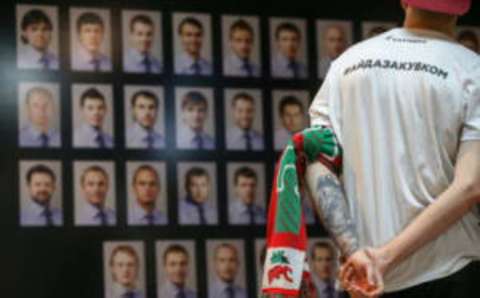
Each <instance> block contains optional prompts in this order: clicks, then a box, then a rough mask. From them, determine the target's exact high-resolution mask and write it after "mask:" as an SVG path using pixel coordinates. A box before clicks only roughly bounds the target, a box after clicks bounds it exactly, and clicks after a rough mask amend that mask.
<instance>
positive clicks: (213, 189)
mask: <svg viewBox="0 0 480 298" xmlns="http://www.w3.org/2000/svg"><path fill="white" fill-rule="evenodd" d="M193 167H200V168H203V169H205V170H206V171H207V173H208V176H210V197H209V200H208V202H209V203H210V204H212V207H213V208H215V210H218V209H217V201H218V194H217V165H216V164H215V163H214V162H179V163H178V164H177V181H178V182H177V188H178V202H180V200H183V199H185V196H186V195H187V192H186V191H185V175H186V174H187V171H188V170H190V169H191V168H193ZM217 220H218V211H217Z"/></svg>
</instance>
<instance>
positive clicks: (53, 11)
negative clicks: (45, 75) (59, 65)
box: [17, 4, 59, 59]
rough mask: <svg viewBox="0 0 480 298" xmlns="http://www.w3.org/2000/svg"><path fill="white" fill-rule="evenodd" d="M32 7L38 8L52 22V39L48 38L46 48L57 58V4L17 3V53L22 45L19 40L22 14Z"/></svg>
mask: <svg viewBox="0 0 480 298" xmlns="http://www.w3.org/2000/svg"><path fill="white" fill-rule="evenodd" d="M32 9H40V10H41V11H43V12H44V13H45V14H46V15H47V16H48V18H49V19H50V21H51V22H52V39H51V40H50V45H49V46H48V49H49V50H50V52H52V53H53V54H55V56H57V58H58V56H59V54H58V35H59V31H58V8H57V6H51V5H30V4H18V5H17V53H20V52H21V51H20V50H21V49H22V48H23V47H24V45H23V42H22V40H21V34H22V19H23V16H24V15H25V14H26V13H27V12H29V11H30V10H32ZM19 57H20V55H18V54H17V59H18V58H19Z"/></svg>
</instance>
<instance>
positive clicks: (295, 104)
mask: <svg viewBox="0 0 480 298" xmlns="http://www.w3.org/2000/svg"><path fill="white" fill-rule="evenodd" d="M278 115H279V116H280V117H279V118H280V122H281V124H282V127H281V128H278V129H277V130H276V131H275V149H276V150H283V149H284V148H285V146H286V145H287V143H288V141H289V140H291V138H292V136H293V135H294V134H295V133H297V132H299V131H301V130H302V129H304V128H305V122H306V121H305V120H306V119H305V107H304V106H303V104H302V102H301V101H300V100H299V99H298V98H297V97H295V96H294V95H287V96H285V97H283V98H282V99H281V100H280V104H279V105H278Z"/></svg>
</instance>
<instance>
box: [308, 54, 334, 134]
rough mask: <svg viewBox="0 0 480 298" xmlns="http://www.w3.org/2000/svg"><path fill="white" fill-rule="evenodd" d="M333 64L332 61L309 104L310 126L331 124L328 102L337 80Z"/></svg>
mask: <svg viewBox="0 0 480 298" xmlns="http://www.w3.org/2000/svg"><path fill="white" fill-rule="evenodd" d="M333 66H334V64H333V63H332V65H331V67H330V70H329V71H328V73H327V76H326V78H325V80H324V81H323V83H322V86H321V87H320V90H318V92H317V94H316V95H315V97H314V98H313V102H312V104H311V105H310V109H309V115H310V124H311V126H318V125H322V126H332V123H331V120H330V113H329V112H330V108H329V103H328V102H329V100H331V98H332V96H333V94H334V92H335V88H336V86H338V82H336V81H335V80H336V76H335V70H334V69H333Z"/></svg>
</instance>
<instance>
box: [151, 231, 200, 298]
mask: <svg viewBox="0 0 480 298" xmlns="http://www.w3.org/2000/svg"><path fill="white" fill-rule="evenodd" d="M172 244H178V245H181V246H183V247H185V249H186V250H187V252H188V255H189V262H188V276H187V287H188V288H189V289H193V290H194V291H197V272H196V271H197V257H196V255H195V242H194V241H192V240H161V241H157V242H156V243H155V258H156V263H155V268H156V272H157V276H156V277H157V280H156V282H157V292H158V289H159V288H160V287H162V286H163V285H164V284H165V279H166V274H165V270H164V266H163V252H164V251H165V250H166V249H167V247H168V246H170V245H172Z"/></svg>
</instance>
